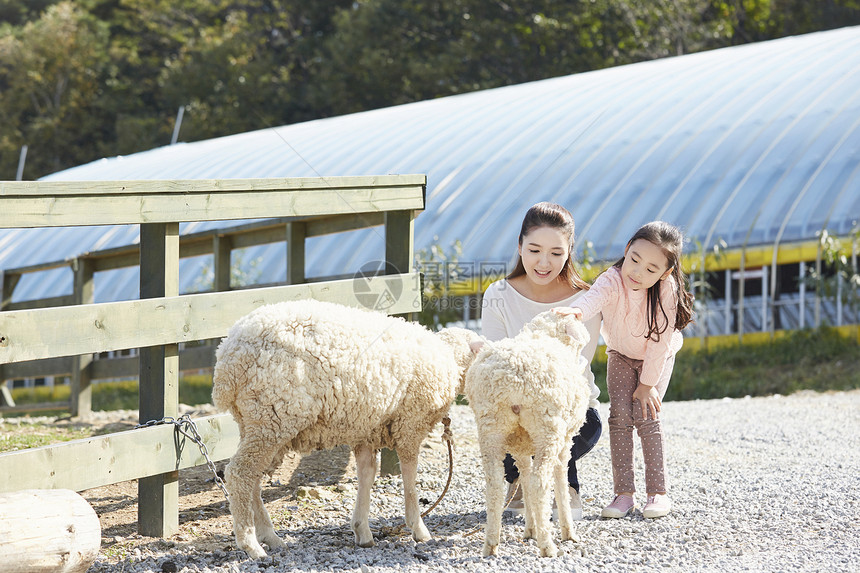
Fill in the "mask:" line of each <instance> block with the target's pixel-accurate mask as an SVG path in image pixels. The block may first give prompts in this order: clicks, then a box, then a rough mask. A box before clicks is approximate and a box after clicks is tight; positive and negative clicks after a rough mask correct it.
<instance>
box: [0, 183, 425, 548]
mask: <svg viewBox="0 0 860 573" xmlns="http://www.w3.org/2000/svg"><path fill="white" fill-rule="evenodd" d="M425 190H426V177H425V176H423V175H386V176H379V177H338V178H314V179H310V178H304V179H246V180H191V181H94V182H49V183H45V182H26V183H22V182H0V228H18V227H58V226H74V225H114V224H140V225H141V241H140V248H139V249H140V250H139V253H140V254H139V264H140V269H141V272H140V276H141V283H140V300H135V301H126V302H119V303H103V304H92V292H93V280H94V279H93V276H94V274H95V272H96V271H97V270H104V269H105V268H107V267H108V266H110V265H120V266H127V265H129V264H133V262H134V255H133V253H132V252H131V251H129V250H128V249H125V250H123V249H121V250H119V251H117V252H115V253H113V254H112V256H107V257H91V258H82V259H77V260H76V261H75V264H74V268H73V270H74V272H75V288H74V293H73V295H72V296H71V297H59V298H56V299H52V300H51V302H52V303H60V304H61V305H62V306H57V307H54V308H38V306H40V305H30V306H29V307H28V306H26V305H24V306H19V307H18V308H16V307H15V305H14V304H12V303H11V293H12V291H13V289H14V287H15V285H16V284H17V282H18V279H19V278H20V276H21V274H22V272H24V271H31V270H32V271H35V270H42V269H44V268H49V267H50V268H56V267H52V266H51V265H52V264H48V266H45V265H41V266H40V265H35V266H33V267H31V268H29V269H24V271H22V270H21V269H18V271H19V272H18V273H17V274H15V273H9V274H8V275H7V274H6V273H4V276H3V279H4V280H3V298H2V302H3V308H5V309H7V310H6V312H2V313H0V365H2V366H3V367H4V368H9V367H10V366H8V365H14V364H22V365H23V364H27V363H28V361H32V360H44V359H50V360H64V358H62V357H71V360H72V361H73V362H72V373H73V380H72V394H73V395H74V396H77V397H78V398H77V406H76V407H75V406H74V405H73V411H75V410H77V411H75V413H78V414H83V413H86V412H85V411H82V410H84V409H86V408H88V406H89V404H90V376H91V374H92V373H93V371H94V370H96V369H97V367H96V366H93V362H92V356H93V354H95V353H100V352H106V351H110V350H121V349H127V348H140V353H139V354H140V356H139V359H138V362H139V379H140V418H141V421H148V420H158V419H161V418H163V417H165V416H171V417H175V416H176V414H177V410H178V372H179V367H180V364H179V351H178V348H179V346H178V345H179V343H181V342H188V341H194V340H202V339H211V338H216V337H220V336H224V335H225V334H226V332H227V330H228V329H229V327H230V326H231V325H232V324H233V322H235V320H236V319H237V318H239V317H240V316H242V315H243V314H246V313H247V312H249V311H250V310H251V309H253V308H256V307H258V306H260V305H263V304H267V303H270V302H276V301H280V300H294V299H302V298H317V299H321V300H329V301H334V302H340V303H343V304H348V305H353V306H367V301H368V300H374V299H373V296H372V295H373V294H374V293H376V294H378V295H380V296H381V294H382V293H383V292H391V291H390V290H389V289H391V290H393V291H395V292H397V291H400V292H402V294H401V296H400V297H399V298H397V299H396V300H395V301H392V302H390V303H389V304H386V305H385V307H384V308H382V309H377V310H385V311H386V312H389V313H392V314H402V313H409V312H415V311H417V310H420V305H421V298H420V296H421V293H420V290H421V289H420V277H419V276H418V275H417V274H416V273H414V272H413V268H412V256H413V220H414V217H415V214H416V213H417V212H418V211H420V210H422V209H423V208H424V196H425ZM264 217H276V218H281V219H282V220H284V221H286V225H287V228H286V233H285V235H286V237H283V235H282V240H284V239H285V240H286V242H287V260H288V267H287V277H288V282H289V283H293V284H290V285H287V286H277V287H268V288H259V289H248V290H242V291H232V292H213V293H202V294H194V295H182V296H180V295H179V293H178V285H179V258H180V256H182V254H183V253H181V249H180V237H179V223H181V222H191V221H217V220H236V219H244V218H264ZM378 224H383V225H384V233H385V249H386V250H385V259H386V265H385V268H387V269H397V271H398V274H391V275H388V276H385V277H380V279H379V280H377V279H374V280H372V281H368V280H366V279H363V280H361V283H360V285H359V283H358V282H357V281H352V280H341V281H327V282H317V283H306V280H305V273H304V240H305V238H306V237H308V236H309V233H318V234H324V233H327V232H337V231H339V230H347V229H353V228H360V227H362V226H373V225H378ZM248 233H254V231H253V230H248ZM242 235H244V233H239V234H238V235H237V236H242ZM210 239H211V241H210V242H209V243H208V244H207V245H205V246H202V245H204V243H205V242H206V241H205V240H202V239H201V241H199V242H195V241H190V242H186V247H185V252H186V253H189V252H197V249H199V250H202V251H205V250H206V249H208V248H209V245H212V249H213V250H212V252H213V254H214V255H215V267H216V268H215V274H216V290H224V291H227V290H229V289H230V285H229V253H230V250H231V249H232V248H234V247H235V246H236V244H238V243H240V242H241V241H239V240H237V241H229V240H224V238H223V237H222V236H221V235H217V234H214V235H212V237H210ZM189 256H191V255H189ZM225 264H226V270H225ZM114 268H118V267H114ZM225 278H226V281H225ZM359 293H360V296H359ZM368 297H369V298H368ZM43 302H44V301H43ZM34 306H36V308H34ZM210 352H211V351H210ZM212 420H213V421H212V422H211V424H210V426H211V427H214V426H216V425H217V426H218V428H219V429H218V431H215V430H212V431H207V433H206V437H205V440H206V445H207V448H208V449H209V451H210V452H211V451H218V452H219V454H217V456H218V459H223V458H225V457H229V455H230V454H231V453H232V448H234V447H235V443H233V442H231V440H235V436H234V435H233V433H232V432H233V430H230V431H223V430H222V428H227V427H229V424H228V423H226V422H225V419H224V417H223V416H222V417H215V418H213V419H212ZM209 423H210V422H207V424H209ZM168 430H169V431H166V430H165V428H160V427H156V428H144V429H141V430H136V431H134V432H132V435H129V436H126V435H122V436H118V437H114V436H105V437H103V438H93V439H91V440H83V441H77V442H73V443H71V444H69V445H57V446H48V447H46V448H38V449H35V450H32V451H24V452H15V453H10V454H3V455H0V475H4V476H7V477H6V479H7V480H8V481H6V482H3V481H0V484H4V485H0V490H2V489H3V488H12V489H15V488H17V487H19V486H20V485H21V483H22V481H21V476H24V481H26V482H27V484H26V487H39V486H38V485H36V484H37V483H44V482H43V480H45V479H48V480H49V481H48V482H47V483H49V484H50V485H49V486H48V487H66V488H70V489H83V488H86V487H93V485H91V484H99V485H107V484H110V483H116V482H118V481H124V480H127V479H133V478H140V481H139V487H138V497H139V500H140V503H139V504H138V507H139V515H138V526H139V530H140V532H141V533H143V534H145V535H152V536H165V535H169V534H171V533H173V532H175V531H176V530H177V529H178V483H177V480H178V471H177V470H178V468H179V467H182V466H181V464H183V463H186V462H183V461H182V460H180V459H178V458H177V457H176V452H175V451H173V431H172V428H169V429H168ZM167 433H169V434H170V437H169V439H168V438H167ZM201 433H203V432H201ZM124 434H125V433H124ZM162 434H164V435H162ZM117 444H119V445H117ZM83 452H85V453H83ZM165 452H167V453H165ZM171 452H172V453H171ZM165 456H166V457H165ZM165 459H167V460H169V463H167V465H165V462H164V460H165ZM198 462H199V460H198ZM187 463H189V464H191V465H195V462H194V461H193V460H192V461H188V462H187ZM177 464H179V465H177ZM82 467H86V469H85V470H84V473H86V474H87V475H88V477H87V478H86V480H88V481H86V482H84V481H80V480H79V478H78V477H74V476H77V473H78V472H80V471H81V468H82ZM120 468H121V469H120ZM46 472H47V476H48V477H47V478H45V477H43V476H44V474H45V473H46ZM37 473H38V474H39V476H41V477H33V475H34V474H37ZM8 476H12V477H8ZM86 484H90V485H86Z"/></svg>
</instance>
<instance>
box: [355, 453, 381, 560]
mask: <svg viewBox="0 0 860 573" xmlns="http://www.w3.org/2000/svg"><path fill="white" fill-rule="evenodd" d="M353 451H354V453H355V466H356V473H357V474H358V495H357V497H356V499H355V508H354V509H353V511H352V523H351V524H352V532H353V533H354V534H355V544H356V545H358V546H359V547H373V534H372V533H371V532H370V524H369V523H368V514H369V513H370V487H371V486H372V485H373V480H374V479H376V450H374V449H373V448H370V447H368V446H356V447H355V449H354V450H353Z"/></svg>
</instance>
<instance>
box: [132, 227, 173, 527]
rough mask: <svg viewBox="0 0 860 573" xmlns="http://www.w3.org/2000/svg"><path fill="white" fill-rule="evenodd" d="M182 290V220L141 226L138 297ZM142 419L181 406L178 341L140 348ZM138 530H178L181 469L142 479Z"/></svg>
mask: <svg viewBox="0 0 860 573" xmlns="http://www.w3.org/2000/svg"><path fill="white" fill-rule="evenodd" d="M178 294H179V224H178V223H145V224H141V226H140V298H141V299H144V298H156V297H163V296H177V295H178ZM139 392H140V421H141V422H147V421H149V420H160V419H161V418H163V417H165V416H171V417H175V416H176V415H177V413H178V410H179V345H178V344H165V345H163V346H150V347H146V348H141V349H140V383H139ZM137 491H138V506H137V516H138V531H139V533H141V534H142V535H147V536H150V537H168V536H170V535H173V534H174V533H176V532H177V531H178V530H179V471H178V470H177V471H173V472H169V473H165V474H160V475H156V476H152V477H148V478H141V479H140V480H139V481H138V490H137Z"/></svg>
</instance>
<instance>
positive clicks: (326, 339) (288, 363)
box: [212, 300, 477, 558]
mask: <svg viewBox="0 0 860 573" xmlns="http://www.w3.org/2000/svg"><path fill="white" fill-rule="evenodd" d="M476 338H477V335H476V334H474V333H472V332H471V331H468V330H465V329H446V330H443V331H441V332H439V333H432V332H430V331H429V330H427V329H426V328H424V327H422V326H420V325H418V324H415V323H411V322H407V321H405V320H403V319H402V318H396V317H390V316H386V315H384V314H381V313H379V312H374V311H370V310H364V309H358V308H352V307H347V306H343V305H340V304H335V303H328V302H321V301H315V300H302V301H289V302H282V303H278V304H272V305H266V306H263V307H260V308H258V309H256V310H254V311H253V312H251V313H249V314H248V315H246V316H244V317H243V318H240V319H239V320H238V321H237V322H236V324H234V325H233V326H232V327H231V329H230V331H229V332H228V334H227V337H226V338H224V339H223V340H222V341H221V344H220V345H219V347H218V350H217V352H216V365H215V373H214V379H213V386H212V401H213V403H214V404H215V406H216V407H217V408H218V409H219V410H222V411H229V412H230V413H231V414H232V415H233V418H234V419H235V420H236V423H237V424H238V426H239V430H240V436H241V437H240V441H239V446H238V449H237V451H236V453H235V455H234V456H233V457H232V459H231V461H230V463H229V464H228V465H227V468H226V471H225V476H226V483H227V490H228V492H229V495H230V511H231V513H232V515H233V530H234V533H235V536H236V543H237V545H238V547H239V548H241V549H243V550H245V551H246V552H247V553H248V554H249V555H250V556H252V557H255V558H257V557H262V556H264V555H265V554H266V553H265V551H264V550H263V548H262V546H261V545H260V543H267V544H268V545H269V547H270V548H276V547H283V546H284V543H283V541H282V540H281V539H280V538H279V537H278V535H277V534H276V533H275V531H274V528H273V526H272V522H271V519H270V518H269V515H268V512H267V511H266V510H265V508H264V507H263V504H262V499H261V497H260V491H261V486H260V482H261V480H262V477H263V473H264V472H266V471H271V470H272V469H276V468H277V467H278V466H279V465H280V464H281V462H282V461H283V458H284V455H285V454H286V453H287V452H288V451H297V452H309V451H312V450H316V449H325V448H332V447H335V446H339V445H343V444H346V445H349V446H350V447H352V449H353V452H354V454H355V459H356V466H357V473H358V496H357V500H356V505H355V508H354V510H353V516H352V523H351V525H352V529H353V532H354V533H355V540H356V543H357V544H358V545H359V546H362V547H368V546H371V545H373V536H372V534H371V531H370V527H369V525H368V511H369V505H370V487H371V485H372V483H373V480H374V478H375V475H376V453H377V451H378V450H379V449H380V448H383V447H386V448H391V449H394V450H396V451H397V454H398V456H399V458H400V464H401V471H402V474H403V488H404V505H405V514H406V524H407V525H408V526H409V528H410V529H411V531H412V536H413V538H414V539H415V540H416V541H425V540H427V539H429V538H430V533H429V531H428V530H427V528H426V527H425V525H424V523H423V521H422V519H421V516H420V513H419V511H418V501H417V495H416V491H415V480H416V474H417V464H418V451H419V447H420V445H421V443H422V442H423V440H424V438H426V437H427V435H428V433H429V432H430V431H431V430H432V429H433V428H434V427H435V426H436V424H437V423H438V422H439V421H440V420H441V419H442V418H443V417H444V415H445V414H446V413H447V411H448V409H449V407H450V405H451V404H452V403H453V401H454V399H455V397H456V396H457V394H458V393H462V391H463V382H464V374H465V369H466V367H467V366H468V364H469V363H470V361H471V360H472V357H473V353H472V352H471V350H470V347H469V343H470V342H471V341H473V340H474V339H476Z"/></svg>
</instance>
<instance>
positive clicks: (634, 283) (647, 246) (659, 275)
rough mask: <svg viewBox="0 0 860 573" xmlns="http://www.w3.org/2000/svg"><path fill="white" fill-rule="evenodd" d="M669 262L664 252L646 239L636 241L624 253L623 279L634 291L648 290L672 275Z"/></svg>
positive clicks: (622, 264)
mask: <svg viewBox="0 0 860 573" xmlns="http://www.w3.org/2000/svg"><path fill="white" fill-rule="evenodd" d="M671 272H672V268H671V267H669V260H668V259H667V258H666V255H664V254H663V250H662V249H661V248H660V247H658V246H657V245H655V244H654V243H652V242H651V241H646V240H645V239H636V240H635V241H634V242H633V243H631V244H630V245H628V246H627V250H626V251H624V262H623V263H621V278H622V280H623V281H624V285H625V286H626V287H627V288H629V289H632V290H643V289H644V290H647V289H649V288H651V287H652V286H654V285H655V284H657V281H661V280H663V279H665V278H666V277H668V276H669V274H671Z"/></svg>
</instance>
